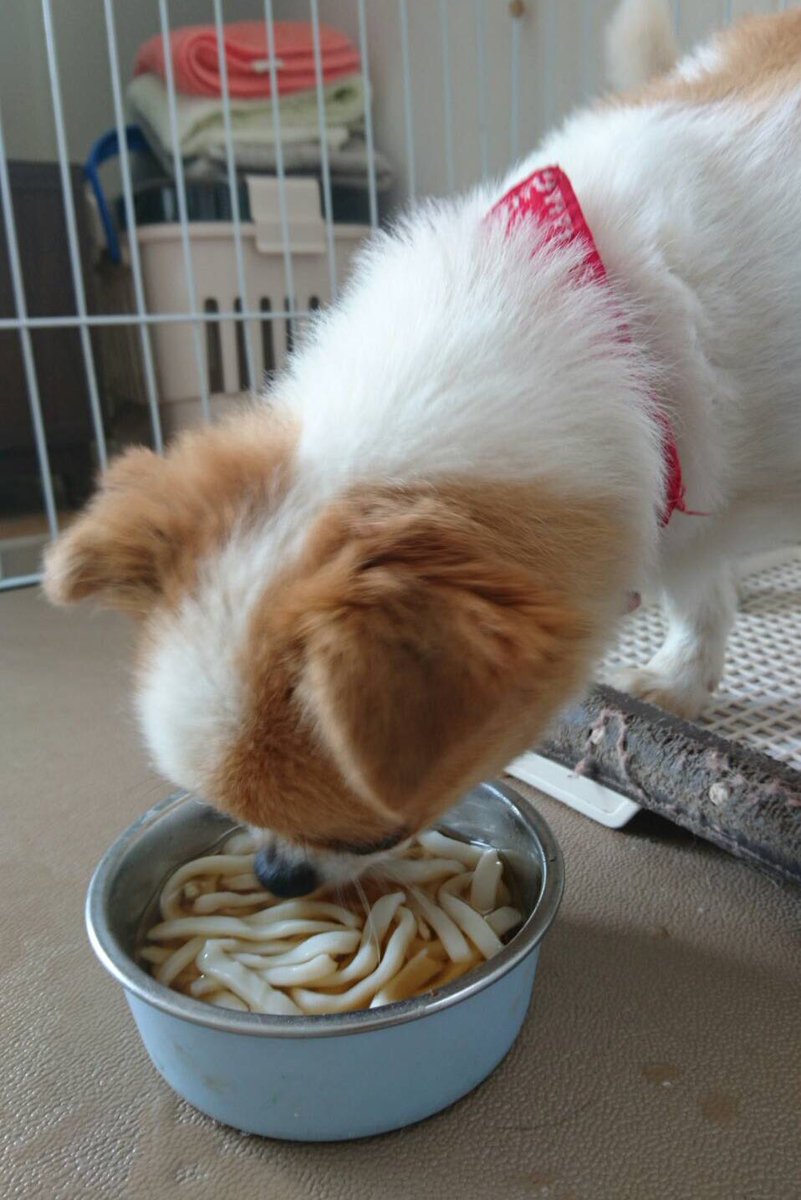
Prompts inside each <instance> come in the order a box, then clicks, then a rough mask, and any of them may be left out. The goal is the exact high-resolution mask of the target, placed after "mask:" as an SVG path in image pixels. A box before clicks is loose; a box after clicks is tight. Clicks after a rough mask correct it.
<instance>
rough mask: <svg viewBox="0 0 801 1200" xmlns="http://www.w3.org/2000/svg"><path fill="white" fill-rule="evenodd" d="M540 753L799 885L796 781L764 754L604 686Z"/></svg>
mask: <svg viewBox="0 0 801 1200" xmlns="http://www.w3.org/2000/svg"><path fill="white" fill-rule="evenodd" d="M800 719H801V718H800ZM537 752H538V753H540V754H543V755H544V756H545V757H547V758H550V759H553V760H554V761H555V762H558V763H561V764H562V766H565V767H568V768H569V769H571V770H573V771H575V772H577V773H578V774H581V775H586V776H587V777H588V778H591V779H595V780H597V781H598V782H599V783H602V784H605V785H606V786H607V787H610V788H612V789H613V790H614V791H616V792H620V793H621V794H622V795H624V796H628V797H629V799H631V800H635V801H636V802H637V803H638V804H641V805H642V806H643V807H644V808H648V809H651V810H653V811H654V812H657V813H661V814H662V816H665V817H668V818H669V819H670V820H671V821H675V822H676V824H678V825H683V826H684V827H685V828H686V829H689V830H691V831H692V832H693V833H695V834H697V835H698V836H699V837H703V838H707V839H708V840H709V841H711V842H714V843H715V844H716V845H718V846H721V847H722V848H723V849H724V850H728V851H729V852H730V853H731V854H734V855H736V856H737V857H738V858H743V859H745V860H747V861H748V862H750V863H752V864H753V865H755V866H759V867H761V868H763V869H764V870H765V871H766V872H768V873H769V874H771V875H773V876H774V877H776V878H779V879H782V880H792V881H793V882H795V883H801V772H799V771H795V770H793V769H792V768H791V767H788V766H786V765H785V764H783V763H781V762H778V761H777V760H775V759H773V758H770V757H769V756H768V755H767V754H762V753H760V752H759V751H756V750H752V749H750V748H749V747H747V746H744V745H741V744H739V743H736V742H730V741H727V740H726V739H725V738H721V737H718V736H717V735H716V734H713V733H709V732H707V731H706V730H705V729H702V728H699V727H698V726H696V725H690V724H688V723H687V722H685V721H681V720H679V719H678V718H677V717H672V716H670V715H669V714H668V713H665V712H663V711H662V710H661V709H658V708H654V707H653V706H652V705H650V704H644V703H642V702H641V701H639V700H635V699H633V698H632V697H631V696H625V695H623V694H622V693H621V692H616V691H614V689H612V688H609V687H603V686H599V687H595V688H593V689H592V690H591V691H590V693H589V694H588V695H587V696H586V697H585V699H584V700H583V701H582V702H581V704H578V705H576V706H574V707H573V708H571V709H569V710H568V711H567V712H566V713H565V714H564V717H563V719H562V721H561V723H560V724H559V725H558V727H557V728H556V729H555V730H554V731H553V732H552V734H551V735H550V737H549V739H548V740H547V741H546V742H545V744H544V745H542V746H540V747H538V748H537Z"/></svg>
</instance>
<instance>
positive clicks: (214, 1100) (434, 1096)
mask: <svg viewBox="0 0 801 1200" xmlns="http://www.w3.org/2000/svg"><path fill="white" fill-rule="evenodd" d="M233 828H235V826H234V825H233V824H232V823H231V822H230V821H229V820H228V819H227V818H226V817H224V816H222V815H221V814H220V813H218V812H216V811H215V810H214V809H211V808H209V807H207V806H206V805H204V804H201V803H200V802H199V801H197V800H195V799H193V798H192V797H191V796H189V795H188V794H186V793H182V794H180V795H177V796H172V797H170V798H169V799H168V800H165V801H163V802H162V803H161V804H157V805H156V806H155V808H152V809H151V810H150V812H148V813H146V814H145V815H144V816H143V817H142V818H141V819H140V820H139V821H137V822H136V823H135V824H134V825H132V826H131V827H130V829H128V830H127V831H126V832H125V833H124V834H123V835H122V836H121V837H120V838H119V839H118V840H117V841H116V842H115V843H114V845H113V846H112V847H111V848H110V849H109V850H108V851H107V852H106V854H105V855H104V857H103V858H102V859H101V861H100V864H99V866H98V867H97V870H96V871H95V874H94V876H93V878H92V882H91V884H90V886H89V894H88V896H87V902H86V922H87V927H88V931H89V938H90V940H91V943H92V946H93V948H94V950H95V953H96V954H97V956H98V958H99V959H100V961H101V962H102V963H103V965H104V966H105V967H106V968H107V969H108V970H109V971H110V972H111V974H112V975H113V976H114V977H115V979H117V980H118V981H119V982H120V983H121V984H122V986H123V988H124V989H125V996H126V999H127V1000H128V1003H129V1005H130V1007H131V1011H132V1013H133V1016H134V1020H135V1021H136V1025H137V1028H138V1029H139V1033H140V1035H141V1038H142V1041H143V1042H144V1044H145V1047H146V1049H147V1052H148V1054H149V1055H150V1057H151V1059H152V1061H153V1064H154V1065H155V1067H156V1069H157V1070H158V1071H159V1072H160V1073H161V1074H162V1075H163V1077H164V1078H165V1079H166V1081H167V1082H168V1083H169V1084H170V1086H171V1087H172V1088H174V1089H175V1091H176V1092H178V1093H179V1094H180V1095H181V1096H183V1097H185V1099H187V1100H188V1101H189V1103H190V1104H193V1105H194V1106H195V1107H196V1108H198V1109H200V1110H201V1111H202V1112H204V1113H207V1114H208V1115H209V1116H211V1117H214V1118H215V1119H216V1120H218V1121H222V1122H224V1123H225V1124H226V1125H233V1126H235V1127H236V1128H237V1129H241V1130H244V1131H245V1132H247V1133H258V1134H262V1135H264V1136H268V1137H276V1138H292V1139H297V1140H302V1141H336V1140H341V1139H347V1138H356V1137H365V1136H367V1135H369V1134H376V1133H384V1132H386V1131H388V1130H390V1129H397V1128H400V1127H401V1126H403V1125H409V1124H411V1123H412V1122H414V1121H419V1120H421V1119H422V1118H423V1117H428V1116H430V1115H431V1114H432V1113H435V1112H438V1111H439V1110H440V1109H442V1108H445V1107H446V1106H447V1105H449V1104H452V1103H453V1101H455V1100H458V1099H459V1098H460V1097H462V1096H464V1095H466V1093H467V1092H469V1091H471V1090H472V1089H473V1088H474V1087H476V1085H477V1084H479V1083H480V1082H481V1081H482V1080H483V1079H485V1078H486V1077H487V1075H489V1074H490V1072H491V1071H492V1070H493V1069H494V1068H495V1067H496V1066H497V1065H498V1063H499V1062H500V1061H501V1059H502V1058H503V1057H504V1055H505V1054H506V1053H507V1051H508V1050H509V1049H510V1048H511V1046H512V1044H513V1042H514V1040H515V1038H516V1037H517V1034H518V1032H519V1031H520V1027H521V1025H522V1023H523V1019H524V1018H525V1015H526V1012H527V1010H528V1006H529V1000H530V997H531V990H532V988H533V986H534V974H535V971H536V968H537V959H538V957H539V948H540V942H541V941H542V938H543V937H544V935H545V933H546V931H547V930H548V928H549V926H550V924H551V922H552V921H553V919H554V916H555V915H556V911H557V909H558V907H559V902H560V900H561V896H562V887H563V866H562V856H561V853H560V851H559V847H558V846H557V844H556V840H555V839H554V837H553V834H552V833H551V831H550V829H549V828H548V826H547V825H546V823H545V821H543V819H542V817H540V816H539V815H538V814H537V813H536V812H534V811H533V809H531V808H530V807H529V806H528V805H527V804H526V803H525V802H524V801H523V799H522V797H521V796H519V795H518V794H517V793H516V792H514V791H513V790H512V789H511V788H508V787H505V786H503V785H502V784H498V783H492V784H482V785H481V786H480V787H478V788H476V789H475V790H474V791H472V792H470V793H469V794H468V795H467V796H466V797H465V798H464V799H463V800H462V801H461V802H460V803H459V804H458V805H457V806H456V807H455V808H454V809H452V810H451V811H450V812H449V813H448V814H447V815H446V817H445V819H444V820H443V822H442V824H441V828H442V830H443V831H444V832H446V833H453V834H455V835H456V836H457V837H462V838H466V839H469V840H474V841H484V842H487V843H489V844H490V845H492V846H495V847H497V849H498V850H499V851H500V852H501V854H502V856H503V859H504V861H505V862H506V864H507V866H508V868H509V871H510V873H511V876H512V878H513V880H514V888H515V892H516V895H515V902H516V903H517V905H518V907H521V908H522V909H523V911H524V912H525V913H526V919H525V921H524V923H523V925H522V927H521V929H520V930H519V932H518V933H517V934H515V936H514V937H513V938H512V939H511V941H510V942H509V943H508V944H507V945H506V946H505V947H504V949H503V950H502V951H501V952H500V953H499V954H498V955H496V956H495V958H493V959H491V960H490V961H489V962H487V963H485V964H484V965H483V966H480V967H476V968H475V970H472V971H468V972H467V974H465V975H464V976H462V978H461V979H458V980H457V981H455V982H454V983H452V984H450V985H449V986H448V987H445V988H443V989H442V990H441V991H439V992H438V993H436V994H435V995H433V996H420V997H417V998H415V999H412V1000H407V1001H404V1002H403V1003H400V1004H393V1005H388V1006H386V1007H385V1008H378V1009H368V1010H366V1011H362V1012H355V1013H342V1014H336V1015H333V1016H319V1017H274V1016H261V1015H257V1014H254V1013H241V1012H234V1011H228V1010H224V1009H220V1008H215V1007H213V1006H212V1005H210V1004H205V1003H203V1002H202V1001H200V1000H195V999H193V998H190V997H188V996H184V995H181V994H180V993H178V992H174V991H171V990H170V989H169V988H167V987H164V986H163V985H162V984H160V983H157V982H156V980H155V979H153V978H152V977H151V976H150V975H148V974H147V972H146V971H144V970H143V969H142V968H141V967H140V966H139V965H138V964H137V963H136V962H135V961H134V958H133V954H134V950H135V947H136V946H137V944H138V942H139V939H140V937H141V933H142V931H143V928H144V927H145V925H146V923H147V922H148V920H149V918H150V916H151V914H152V913H153V912H154V906H155V901H156V897H157V896H158V893H159V891H160V890H161V887H162V886H163V884H164V882H165V880H166V879H167V877H168V876H169V875H170V874H171V873H172V871H174V870H175V869H176V868H177V867H178V866H180V865H181V864H182V863H185V862H186V861H187V860H188V859H191V858H194V857H196V856H198V855H200V854H203V853H206V852H207V851H208V850H209V849H210V848H212V847H215V846H217V845H219V843H220V841H221V840H222V839H223V838H224V837H225V836H226V835H227V834H228V833H229V832H230V831H231V830H232V829H233Z"/></svg>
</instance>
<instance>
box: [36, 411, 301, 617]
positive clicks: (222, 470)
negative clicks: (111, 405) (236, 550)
mask: <svg viewBox="0 0 801 1200" xmlns="http://www.w3.org/2000/svg"><path fill="white" fill-rule="evenodd" d="M295 440H296V435H295V431H294V430H293V429H292V428H291V427H290V426H288V425H286V424H281V423H279V422H277V421H276V420H275V419H274V418H272V417H270V415H269V414H267V413H253V414H252V415H249V416H247V417H244V418H240V419H238V420H237V421H236V422H232V423H231V424H230V425H221V426H218V427H216V428H211V429H204V430H202V431H199V432H193V433H188V434H185V435H184V436H183V437H181V438H179V439H178V441H177V442H176V443H175V445H174V446H173V447H172V448H171V449H170V450H169V451H168V453H167V454H166V455H165V456H164V457H163V458H162V457H159V456H158V455H156V454H154V453H153V452H152V451H150V450H146V449H144V448H137V449H133V450H129V451H127V452H126V453H125V454H123V455H121V457H120V458H118V459H117V460H116V462H114V463H112V465H111V466H110V467H109V469H108V470H107V471H106V473H105V475H104V476H103V478H102V480H101V486H100V489H99V491H98V492H97V494H96V496H95V497H94V499H93V500H92V501H91V503H90V504H89V506H88V508H87V510H86V512H85V513H84V514H83V515H82V516H80V517H79V518H78V519H77V520H76V521H75V522H74V523H73V524H72V525H71V526H70V528H69V529H68V530H67V531H66V532H65V533H64V534H62V536H61V537H60V538H58V540H57V541H56V542H55V543H54V544H53V546H51V547H50V549H49V550H48V552H47V554H46V557H45V580H44V588H45V592H46V594H47V596H48V598H49V599H50V600H51V601H53V603H55V604H74V603H76V602H78V601H79V600H84V599H87V598H92V599H94V600H96V601H97V602H98V603H101V604H104V605H107V606H108V607H111V608H117V609H120V610H123V611H126V612H129V613H131V614H132V615H134V616H137V617H142V616H146V615H147V614H148V613H149V612H150V611H151V609H152V608H153V606H154V605H155V604H157V603H162V604H165V603H166V604H167V605H171V604H174V603H175V602H177V600H178V599H180V597H181V596H182V595H183V594H184V593H185V592H186V591H187V590H188V589H189V588H191V586H192V584H193V582H194V578H195V574H196V571H197V568H198V565H199V563H200V562H201V561H202V559H203V557H204V556H205V555H206V554H207V553H209V552H210V551H211V550H212V548H213V547H214V546H215V545H218V544H219V543H221V542H222V541H223V540H224V538H225V537H226V536H227V535H228V534H229V533H230V532H231V530H232V529H233V528H234V526H235V525H236V524H237V523H238V522H242V521H247V519H248V516H249V515H254V516H255V515H257V514H261V513H263V512H264V511H265V508H266V507H267V506H268V505H269V504H270V503H271V502H273V503H277V501H278V500H279V499H280V497H281V495H282V493H283V492H284V491H285V490H286V487H287V486H288V483H289V479H290V475H291V464H292V456H293V453H294V446H295Z"/></svg>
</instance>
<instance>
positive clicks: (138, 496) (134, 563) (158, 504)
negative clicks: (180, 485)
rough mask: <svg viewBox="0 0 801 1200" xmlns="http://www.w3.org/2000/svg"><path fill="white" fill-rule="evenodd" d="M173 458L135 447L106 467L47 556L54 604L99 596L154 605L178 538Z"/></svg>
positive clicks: (117, 603) (112, 602) (120, 603)
mask: <svg viewBox="0 0 801 1200" xmlns="http://www.w3.org/2000/svg"><path fill="white" fill-rule="evenodd" d="M168 471H169V467H168V464H167V462H166V460H165V459H163V458H160V457H159V456H158V455H157V454H154V453H153V452H152V451H150V450H146V449H143V448H137V449H134V450H129V451H128V452H127V453H125V454H123V455H122V456H121V457H120V458H118V459H117V461H116V462H114V463H113V464H112V465H111V466H110V467H109V469H108V470H107V471H106V473H105V475H104V477H103V480H102V483H101V486H100V489H99V490H98V492H97V494H96V495H95V496H94V498H93V499H92V501H91V503H90V504H89V506H88V508H87V509H86V511H85V512H84V513H83V514H82V515H81V516H80V517H79V518H78V519H77V520H76V521H75V522H74V524H72V525H71V526H70V527H69V529H67V530H66V531H65V532H64V533H63V534H62V535H61V537H59V538H58V539H57V541H56V542H55V543H54V544H53V545H52V546H51V547H50V549H49V550H48V552H47V554H46V555H45V578H44V589H45V593H46V595H47V597H48V599H50V600H51V601H52V602H53V603H54V604H75V603H77V602H78V601H79V600H84V599H86V598H87V597H90V596H91V597H93V598H94V599H96V600H97V601H98V602H100V603H103V604H106V605H108V606H110V607H113V608H120V609H126V610H129V611H133V612H142V611H144V610H146V609H147V608H148V607H149V605H150V603H152V601H153V599H154V598H155V597H156V595H157V594H158V591H159V587H160V582H161V579H162V576H163V569H164V567H165V563H166V560H167V558H168V556H169V553H170V545H171V543H172V540H173V535H174V532H175V530H174V524H175V514H174V512H173V511H171V506H170V498H169V488H168V487H167V478H166V477H167V474H168Z"/></svg>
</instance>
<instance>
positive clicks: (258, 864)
mask: <svg viewBox="0 0 801 1200" xmlns="http://www.w3.org/2000/svg"><path fill="white" fill-rule="evenodd" d="M254 868H255V871H256V878H257V879H258V881H259V883H260V884H261V885H262V887H265V888H266V889H267V891H268V892H272V894H273V895H274V896H280V897H281V899H282V900H291V899H292V898H293V897H295V896H307V895H308V894H309V892H313V891H314V889H315V888H316V887H317V886H318V885H319V883H320V880H319V878H318V876H317V871H316V870H315V868H314V867H313V866H312V864H311V863H310V862H306V860H305V859H302V858H301V859H297V860H295V861H294V862H293V861H292V859H291V858H289V857H284V855H283V854H282V853H281V851H280V849H279V848H278V847H277V846H267V847H265V849H264V850H260V851H259V853H258V854H257V855H256V861H255V863H254Z"/></svg>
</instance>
